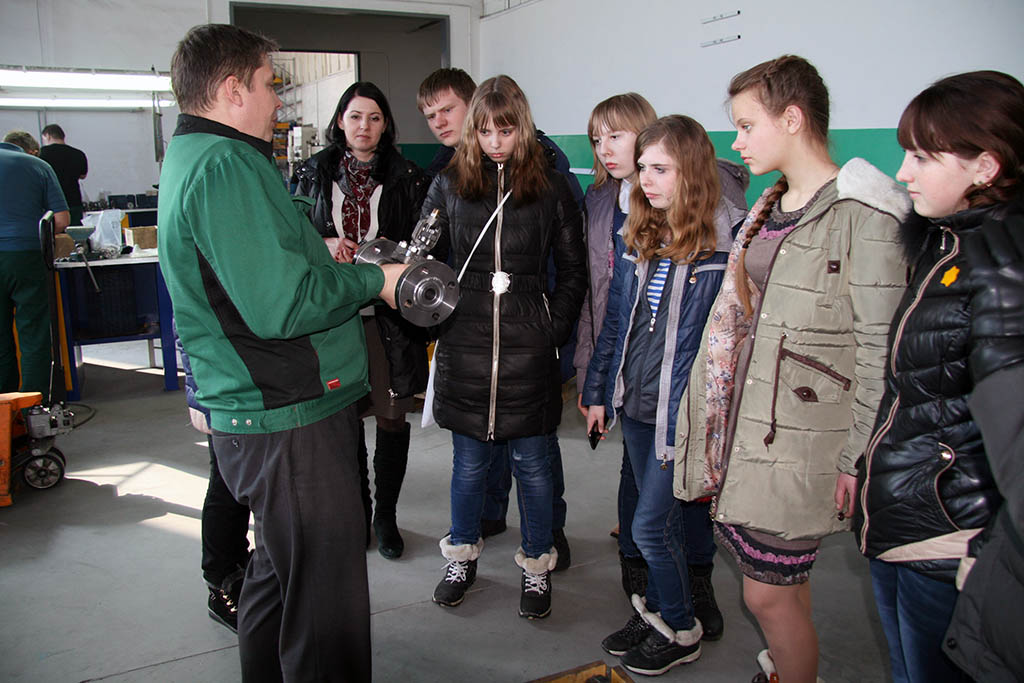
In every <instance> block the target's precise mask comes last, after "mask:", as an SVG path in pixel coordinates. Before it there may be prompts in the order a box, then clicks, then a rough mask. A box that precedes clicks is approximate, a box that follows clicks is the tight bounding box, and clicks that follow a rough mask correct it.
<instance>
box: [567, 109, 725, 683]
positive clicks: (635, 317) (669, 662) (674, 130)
mask: <svg viewBox="0 0 1024 683" xmlns="http://www.w3.org/2000/svg"><path fill="white" fill-rule="evenodd" d="M635 153H636V155H637V156H636V166H637V169H638V180H639V182H638V183H636V184H634V186H633V188H632V191H631V194H630V198H629V207H630V212H629V217H628V219H627V220H626V229H625V232H624V235H622V236H618V235H617V236H616V241H615V245H616V249H615V260H614V263H615V266H614V268H615V269H614V273H613V275H612V281H611V290H610V293H609V297H608V308H607V312H606V314H605V319H604V325H603V327H602V328H601V333H600V335H599V336H598V339H597V345H596V347H595V349H594V354H593V357H592V358H591V360H590V365H589V368H588V370H587V375H586V381H585V384H584V388H583V394H582V404H583V405H585V406H588V417H587V429H588V430H592V429H595V428H596V429H599V430H600V431H602V432H606V431H607V430H608V428H610V426H611V423H612V422H613V421H614V420H615V419H617V418H618V419H621V422H622V433H623V438H624V440H625V444H626V452H627V454H628V457H629V459H630V464H631V469H632V472H633V474H634V479H635V482H636V487H637V490H638V494H639V497H638V500H637V503H636V510H635V513H634V516H633V521H632V525H631V529H630V530H631V532H632V538H633V542H634V543H635V544H636V547H637V548H638V549H639V550H640V553H641V554H642V556H643V559H644V560H645V561H646V563H647V568H648V569H647V576H648V582H647V587H646V591H645V594H644V595H642V596H641V595H633V598H632V602H633V606H634V608H635V610H636V614H634V615H633V617H632V618H631V619H630V620H629V622H628V623H627V624H626V626H625V627H623V628H621V629H619V630H618V631H616V632H615V633H613V634H612V635H610V636H608V637H607V638H606V639H605V640H604V641H603V642H602V647H604V649H605V650H606V651H608V652H610V653H613V654H621V655H622V663H623V665H624V666H626V668H628V669H630V670H631V671H634V672H637V673H642V674H646V675H658V674H661V673H664V672H666V671H668V670H669V669H671V668H672V667H674V666H676V665H678V664H681V663H685V662H691V661H694V660H696V659H697V658H698V657H700V640H701V636H702V634H703V628H702V626H701V623H700V621H699V620H697V619H696V618H695V616H694V609H693V604H692V601H691V594H690V578H689V573H688V569H687V564H688V563H687V559H688V558H687V556H686V552H685V550H684V548H685V546H686V543H687V542H686V540H685V539H684V536H685V529H684V522H683V517H684V514H685V513H684V511H683V509H682V505H681V504H680V503H679V502H678V501H676V499H675V498H674V497H673V488H672V486H673V481H672V480H673V477H672V475H673V466H674V462H673V459H672V454H673V450H674V438H675V425H676V412H677V411H678V408H679V404H680V399H681V397H682V395H683V393H684V391H685V389H686V382H687V377H688V376H689V371H690V366H691V364H692V363H693V358H694V356H695V355H696V353H697V350H698V346H699V343H700V332H701V330H702V329H703V328H704V322H705V320H706V318H707V314H708V310H709V309H710V307H711V304H712V302H713V301H714V298H715V295H716V294H717V292H718V288H719V285H720V284H721V281H722V273H723V271H724V270H725V259H726V252H727V250H728V248H729V245H730V244H731V242H732V226H733V225H735V224H736V223H737V222H738V221H739V220H740V219H741V218H742V217H743V212H742V211H741V210H738V209H736V208H735V207H733V206H732V205H731V204H729V203H728V202H725V201H724V200H723V199H722V196H721V186H720V183H719V179H718V170H717V167H716V163H715V150H714V147H713V146H712V144H711V140H710V139H709V138H708V136H707V133H706V132H705V131H704V129H703V128H702V127H701V125H700V124H699V123H697V122H696V121H694V120H693V119H691V118H689V117H686V116H667V117H664V118H661V119H658V120H657V121H656V122H654V123H653V124H651V125H650V126H648V127H647V128H645V129H644V130H643V131H642V132H641V133H640V135H639V136H638V137H637V140H636V145H635ZM606 419H607V420H608V422H607V423H606ZM701 513H702V514H703V515H705V516H706V515H707V507H706V505H705V506H703V509H702V510H701ZM708 540H709V542H710V539H708Z"/></svg>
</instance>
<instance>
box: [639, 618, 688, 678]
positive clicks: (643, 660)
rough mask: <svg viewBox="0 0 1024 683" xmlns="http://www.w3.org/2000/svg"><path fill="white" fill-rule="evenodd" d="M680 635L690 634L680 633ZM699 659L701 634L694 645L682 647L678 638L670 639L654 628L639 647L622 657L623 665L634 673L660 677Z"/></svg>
mask: <svg viewBox="0 0 1024 683" xmlns="http://www.w3.org/2000/svg"><path fill="white" fill-rule="evenodd" d="M655 618H657V617H655ZM662 623H664V622H662ZM678 633H684V634H685V633H690V632H689V631H680V632H678ZM699 658H700V636H699V634H698V635H697V637H696V638H695V639H694V642H693V644H691V645H682V644H680V642H679V638H678V637H677V638H672V639H669V638H667V637H666V636H665V635H664V634H663V633H661V631H660V630H659V629H656V628H652V629H651V630H650V632H649V633H648V634H647V637H646V638H644V639H643V641H641V642H640V644H639V645H637V646H636V647H634V648H633V649H631V650H630V651H629V652H627V653H626V654H624V655H622V665H623V666H624V667H626V668H627V669H629V670H630V671H632V672H633V673H638V674H643V675H644V676H660V675H661V674H663V673H665V672H666V671H668V670H669V669H671V668H672V667H675V666H678V665H680V664H686V663H687V662H693V661H696V660H697V659H699Z"/></svg>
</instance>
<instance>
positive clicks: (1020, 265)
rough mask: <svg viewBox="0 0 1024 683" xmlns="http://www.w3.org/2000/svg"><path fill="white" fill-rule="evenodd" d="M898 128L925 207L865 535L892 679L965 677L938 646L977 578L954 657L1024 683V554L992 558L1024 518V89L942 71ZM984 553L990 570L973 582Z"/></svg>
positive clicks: (912, 221)
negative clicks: (1005, 560)
mask: <svg viewBox="0 0 1024 683" xmlns="http://www.w3.org/2000/svg"><path fill="white" fill-rule="evenodd" d="M898 137H899V142H900V145H901V146H902V147H903V148H904V149H905V150H906V154H905V156H904V159H903V165H902V166H901V167H900V170H899V173H898V174H897V175H896V178H897V180H901V181H903V182H905V183H906V184H907V189H908V190H910V197H911V199H912V200H913V202H914V211H915V213H914V214H913V215H912V216H911V217H910V218H908V219H907V221H906V222H905V223H904V224H903V226H902V227H901V230H900V237H901V241H902V244H903V253H904V256H905V258H906V259H907V262H908V263H909V264H911V265H912V267H913V271H912V275H911V281H910V287H909V289H908V290H907V292H906V294H905V295H904V296H903V301H902V302H901V303H900V305H899V308H898V309H897V311H896V315H895V317H894V318H893V324H892V331H891V332H890V337H889V345H890V356H889V362H888V363H887V364H886V366H885V369H886V375H885V394H884V396H883V398H882V402H881V404H880V406H879V409H878V417H877V420H876V421H875V428H874V430H873V434H872V436H871V440H870V441H869V442H868V446H867V449H866V451H865V453H864V458H863V461H862V464H861V467H860V471H859V484H860V495H859V497H858V501H857V502H858V507H857V517H856V524H855V529H856V531H857V534H858V537H859V542H860V549H861V552H863V553H864V554H865V555H867V556H868V557H869V558H871V579H872V583H873V585H874V590H875V599H876V602H877V603H878V611H879V614H880V616H881V619H882V626H883V628H884V629H885V635H886V638H887V639H888V641H889V657H890V659H891V662H892V673H893V678H894V679H895V680H896V681H915V682H916V681H959V680H968V679H967V677H966V676H965V675H963V674H962V673H961V672H959V671H958V670H957V669H956V667H954V666H953V664H952V663H951V662H950V661H949V659H947V658H946V657H945V656H944V655H943V654H942V646H943V641H944V640H945V636H944V634H945V632H946V628H947V626H948V625H949V623H950V618H951V616H952V614H953V609H954V606H955V605H956V604H957V588H958V587H960V586H962V585H963V581H964V579H965V578H966V577H967V576H968V572H971V573H970V577H969V579H968V583H967V585H966V586H965V587H964V590H965V593H964V595H962V596H961V597H960V600H961V601H964V600H965V598H966V599H968V602H969V603H970V601H971V600H973V601H974V604H973V605H971V604H967V605H965V606H964V609H965V615H971V616H972V617H973V618H970V617H968V618H966V619H962V624H961V628H962V630H963V632H962V634H960V637H959V638H955V637H954V638H952V639H950V640H946V645H947V651H948V652H949V653H950V654H951V655H952V656H954V658H955V660H956V662H957V663H958V664H960V665H961V666H964V667H965V668H967V670H968V671H970V672H971V673H972V674H974V675H975V676H976V677H977V680H985V681H994V680H1016V679H1019V678H1020V676H1021V675H1022V674H1024V670H1022V668H1021V667H1024V654H1022V653H1024V649H1021V648H1020V641H1021V639H1020V637H1019V633H1020V625H1019V623H1018V620H1019V617H1020V609H1021V607H1022V606H1024V599H1022V596H1021V578H1020V577H1021V576H1022V575H1024V562H1022V561H1021V560H1020V554H1019V553H1018V554H1017V557H1018V564H1017V565H1016V566H1015V567H1013V566H1012V565H1011V566H1010V567H1009V571H1005V572H1003V573H1002V574H1001V573H1000V572H999V571H998V568H997V569H996V571H993V565H994V563H995V562H997V559H996V558H994V557H992V556H989V555H987V554H988V553H989V552H990V551H989V548H990V545H989V543H990V542H991V541H992V539H993V537H994V536H995V535H998V536H1000V537H1001V543H999V544H997V545H1002V546H1003V547H1004V548H1005V549H1011V548H1012V547H1013V545H1014V542H1019V541H1020V538H1021V530H1022V528H1024V525H1022V524H1021V521H1022V517H1024V515H1022V514H1021V513H1022V511H1024V508H1022V507H1021V499H1022V496H1024V490H1022V485H1021V472H1022V466H1021V459H1020V455H1021V453H1020V450H1019V445H1020V442H1019V441H1018V445H1017V449H1018V450H1017V452H1016V453H1014V452H1013V450H1012V448H1011V447H1010V446H1009V444H1011V443H1012V438H1013V434H1012V432H1013V430H1014V429H1019V428H1020V425H1021V424H1022V415H1021V410H1020V406H1021V401H1020V399H1019V398H1017V399H1014V398H1013V396H1014V395H1016V394H1018V393H1019V391H1020V382H1021V377H1022V374H1021V370H1022V369H1024V254H1022V247H1024V239H1022V237H1021V236H1020V233H1019V232H1018V231H1019V230H1020V213H1021V207H1020V200H1021V198H1022V189H1024V186H1022V184H1021V179H1022V176H1024V86H1022V85H1021V83H1020V82H1019V81H1017V79H1015V78H1013V77H1012V76H1008V75H1006V74H1003V73H999V72H995V71H977V72H973V73H965V74H960V75H957V76H950V77H948V78H943V79H942V80H940V81H938V82H936V83H935V84H933V85H932V86H930V87H929V88H927V89H925V90H924V91H923V92H921V93H920V94H919V95H918V96H917V97H915V98H914V99H913V100H911V102H910V104H909V105H908V106H907V109H906V111H904V112H903V116H902V117H901V118H900V124H899V130H898ZM1015 202H1016V206H1015V207H1014V203H1015ZM1015 232H1017V234H1016V235H1014V233H1015ZM1014 425H1015V426H1014ZM1007 436H1009V438H1007ZM1017 438H1018V439H1019V434H1018V435H1017ZM1000 446H1003V447H1002V448H1000ZM1004 496H1005V498H1006V500H1005V501H1004ZM1007 502H1008V503H1010V504H1009V505H1007ZM997 517H998V518H999V524H995V521H996V518H997ZM1007 534H1009V536H1007ZM1007 538H1009V539H1012V540H1011V541H1010V542H1007ZM993 552H998V551H993ZM979 554H980V556H981V558H982V559H984V560H986V561H987V564H986V565H984V566H983V569H982V575H983V576H978V577H977V578H976V576H975V573H976V572H978V571H979V570H978V568H977V567H976V568H975V569H973V570H971V566H972V565H973V564H974V560H975V558H977V557H978V556H979ZM980 564H981V562H980V561H979V565H980ZM999 579H1002V580H999ZM987 590H992V591H993V593H992V594H990V595H989V596H988V597H987V599H985V598H981V597H980V596H982V595H984V594H985V592H986V591H987ZM969 595H971V596H973V597H972V598H968V596H969ZM957 609H958V610H959V609H960V607H957ZM1014 610H1016V611H1014ZM1001 630H1005V631H1007V633H1006V635H992V634H996V633H997V632H998V631H1001ZM1013 632H1016V633H1017V634H1018V636H1017V637H1014V636H1012V635H1010V634H1011V633H1013ZM958 641H959V643H960V645H961V646H962V649H963V651H961V647H958V645H957V643H958ZM1014 641H1016V643H1017V647H1016V648H1014V647H1012V646H1011V647H1005V648H1004V649H1002V651H1001V652H998V649H999V648H998V647H997V646H998V645H999V644H1002V645H1004V646H1005V645H1007V644H1009V643H1013V642H1014ZM986 643H988V644H986ZM1014 649H1016V652H1014V651H1013V650H1014ZM1014 668H1016V670H1015V672H1013V673H1012V675H1006V674H1007V673H1009V672H1010V671H1012V670H1013V669H1014ZM997 672H1002V675H996V673H997Z"/></svg>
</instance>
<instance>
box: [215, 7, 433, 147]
mask: <svg viewBox="0 0 1024 683" xmlns="http://www.w3.org/2000/svg"><path fill="white" fill-rule="evenodd" d="M231 20H232V23H233V24H235V25H237V26H241V27H243V28H247V29H249V30H253V31H258V32H260V33H262V34H264V35H267V36H269V37H271V38H273V39H274V40H276V41H277V42H278V45H279V46H280V48H281V51H282V52H281V56H282V58H283V59H288V57H289V53H294V54H298V53H307V54H310V53H312V54H317V53H319V54H339V53H345V54H349V55H353V56H354V57H353V59H354V62H355V64H354V66H355V73H354V78H355V79H357V80H363V81H372V82H373V83H375V84H376V85H377V86H378V87H379V88H380V89H381V90H382V91H383V92H384V94H385V96H386V97H387V98H388V102H389V103H390V105H391V110H392V112H393V114H394V117H395V124H396V126H397V127H398V142H399V147H400V148H401V151H402V154H403V156H405V157H406V158H408V159H411V160H412V161H415V162H416V163H418V164H420V165H424V164H426V163H429V161H430V159H431V157H432V156H433V153H434V150H435V149H436V147H437V143H436V141H435V140H434V137H433V135H431V133H430V129H429V128H427V125H426V123H425V122H424V120H423V117H422V116H421V115H420V113H419V110H418V109H417V108H416V91H417V89H418V88H419V84H420V82H422V80H423V79H424V78H425V77H426V76H427V75H429V74H430V73H431V72H432V71H434V70H435V69H437V68H439V67H442V66H449V60H448V42H449V40H448V17H447V16H445V15H411V14H386V13H378V12H365V11H357V10H348V9H332V8H322V7H297V6H281V5H262V4H261V5H253V4H246V3H232V5H231ZM349 83H351V81H349ZM338 84H340V80H339V81H338ZM338 84H334V85H332V86H330V90H332V91H333V90H334V89H335V87H336V85H338ZM347 85H348V84H346V85H345V86H344V87H341V88H340V89H338V90H337V92H336V95H334V101H333V102H327V101H326V100H327V99H329V98H328V97H327V94H326V93H327V90H328V87H327V86H326V84H323V87H321V89H320V90H321V91H320V94H318V95H316V97H315V98H314V99H315V100H316V104H315V105H313V104H312V103H311V102H307V101H306V98H307V95H306V93H302V97H303V104H302V110H303V114H302V116H303V118H302V123H303V124H306V125H310V124H312V125H315V126H316V127H317V133H318V137H319V140H320V141H321V142H323V133H324V127H325V126H326V125H327V123H328V121H327V119H328V118H329V117H330V115H331V113H333V111H334V107H335V105H336V104H337V99H338V97H337V96H340V95H341V92H342V91H343V90H344V88H345V87H347ZM310 97H312V95H310ZM311 109H312V110H313V111H314V112H317V113H312V112H310V110H311ZM313 118H315V119H316V120H315V121H314V120H313ZM281 120H284V117H283V116H282V117H281Z"/></svg>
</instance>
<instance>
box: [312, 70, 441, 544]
mask: <svg viewBox="0 0 1024 683" xmlns="http://www.w3.org/2000/svg"><path fill="white" fill-rule="evenodd" d="M397 137H398V131H397V129H396V127H395V120H394V117H393V116H392V115H391V107H390V106H388V101H387V98H385V97H384V93H382V92H381V91H380V89H379V88H378V87H377V86H376V85H374V84H373V83H368V82H365V81H360V82H357V83H353V84H352V85H351V86H349V88H348V89H347V90H346V91H345V92H344V93H343V94H342V96H341V99H340V100H338V106H337V107H336V108H335V110H334V115H333V116H332V117H331V123H330V125H328V127H327V141H328V142H329V143H330V145H329V146H328V147H327V148H326V149H324V150H323V151H321V152H318V153H317V154H315V155H313V156H312V157H310V158H309V159H308V160H307V161H306V162H305V163H304V164H303V165H302V166H301V167H300V168H299V169H298V171H297V172H296V175H297V177H298V181H299V184H298V187H297V189H296V194H300V195H304V196H307V197H310V198H312V199H313V210H312V214H311V220H312V222H313V225H314V226H316V229H317V230H318V231H319V232H320V234H321V235H322V236H323V238H324V243H325V244H326V245H327V248H328V249H329V250H330V252H331V254H332V255H333V256H334V258H335V260H337V261H338V262H339V263H349V262H351V261H352V256H353V254H354V253H355V250H356V249H357V248H358V246H359V245H360V244H362V243H363V242H366V241H368V240H371V239H374V238H377V237H386V238H388V239H390V240H393V241H396V242H397V241H400V240H408V239H409V238H410V237H411V236H412V231H413V228H414V227H415V226H416V221H417V220H418V219H419V210H420V205H421V204H422V203H423V198H424V197H425V196H426V192H427V188H428V187H429V179H428V178H427V176H426V175H425V174H424V173H423V172H422V171H421V170H420V169H419V167H417V166H416V164H414V163H412V162H411V161H407V160H406V159H404V158H403V157H402V155H401V154H400V153H399V151H398V149H396V148H395V140H396V138H397ZM362 313H363V328H364V331H365V332H366V347H367V351H368V354H369V370H370V394H369V396H368V397H367V399H365V400H366V402H367V405H366V406H365V407H364V408H363V412H362V416H363V417H366V416H369V415H372V416H374V417H375V418H376V422H377V438H376V448H375V450H374V455H373V470H374V489H375V494H376V499H377V505H376V510H373V509H372V504H371V501H370V488H369V474H368V467H367V459H368V454H367V450H366V441H365V432H364V430H363V427H362V423H360V440H361V443H360V445H359V449H360V456H361V457H360V475H361V479H362V494H363V507H364V510H365V511H366V527H367V542H369V530H370V523H371V516H372V523H373V530H374V533H375V534H376V536H377V549H378V551H379V552H380V554H381V555H383V556H384V557H386V558H388V559H396V558H398V557H401V555H402V551H403V550H404V548H405V544H404V542H403V540H402V536H401V534H400V533H399V531H398V524H397V520H396V507H397V505H398V495H399V492H400V490H401V488H402V481H403V479H404V478H405V469H406V464H407V463H408V459H409V423H407V422H406V421H405V415H406V413H408V412H410V411H411V410H412V408H413V396H414V395H415V394H416V393H419V392H421V391H423V390H424V389H425V388H426V378H427V354H426V341H427V340H426V339H425V337H424V336H423V332H422V331H421V330H420V329H419V328H416V327H414V326H412V325H410V324H409V323H407V322H405V321H404V320H403V319H402V318H401V316H400V315H399V314H398V313H397V312H396V311H393V310H391V309H389V308H387V307H386V306H382V305H377V306H374V307H372V308H367V309H365V310H364V311H363V312H362Z"/></svg>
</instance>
